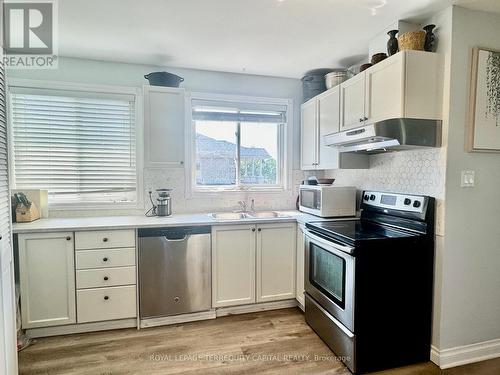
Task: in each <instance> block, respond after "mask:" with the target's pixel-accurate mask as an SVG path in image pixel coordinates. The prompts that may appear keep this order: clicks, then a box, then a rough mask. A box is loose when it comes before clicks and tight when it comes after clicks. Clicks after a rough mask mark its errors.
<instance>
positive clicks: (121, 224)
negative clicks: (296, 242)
mask: <svg viewBox="0 0 500 375" xmlns="http://www.w3.org/2000/svg"><path fill="white" fill-rule="evenodd" d="M277 212H279V213H280V214H282V215H287V216H281V217H275V218H246V219H240V220H215V219H213V218H211V217H210V216H209V214H208V213H195V214H174V215H172V216H169V217H146V216H144V215H136V216H99V217H79V218H48V219H39V220H35V221H32V222H30V223H14V224H13V228H12V229H13V232H14V233H36V232H47V231H52V232H56V231H78V230H110V229H130V228H134V229H135V228H155V227H169V226H187V225H190V226H192V225H233V224H252V223H277V222H290V221H296V222H298V223H302V224H305V223H308V222H312V221H326V220H352V219H353V218H352V217H347V218H336V219H335V218H333V219H332V218H330V219H325V218H321V217H317V216H313V215H309V214H306V213H303V212H300V211H293V210H292V211H277Z"/></svg>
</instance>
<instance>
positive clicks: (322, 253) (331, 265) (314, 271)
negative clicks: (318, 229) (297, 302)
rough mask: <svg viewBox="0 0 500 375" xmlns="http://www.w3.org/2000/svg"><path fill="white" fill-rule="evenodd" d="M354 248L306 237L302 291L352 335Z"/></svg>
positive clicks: (311, 235) (313, 236)
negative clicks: (303, 288)
mask: <svg viewBox="0 0 500 375" xmlns="http://www.w3.org/2000/svg"><path fill="white" fill-rule="evenodd" d="M352 250H353V248H352V247H349V246H346V245H342V244H339V243H336V242H332V241H330V240H326V239H324V238H322V237H319V236H317V235H316V234H313V233H311V232H310V231H307V233H306V256H305V280H304V281H305V290H306V293H308V294H309V295H310V296H311V297H312V298H314V299H315V300H316V301H317V302H318V303H319V304H320V305H321V306H322V307H323V308H324V309H325V310H327V311H328V312H329V313H330V314H331V315H333V316H334V317H335V318H336V319H338V320H339V321H340V322H341V323H342V324H344V325H345V326H346V327H347V328H348V329H349V330H350V331H351V332H354V267H355V261H354V257H353V256H352V255H350V254H349V253H348V252H346V251H352Z"/></svg>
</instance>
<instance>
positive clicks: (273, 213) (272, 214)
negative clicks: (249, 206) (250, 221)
mask: <svg viewBox="0 0 500 375" xmlns="http://www.w3.org/2000/svg"><path fill="white" fill-rule="evenodd" d="M248 216H250V217H256V218H262V219H267V218H273V217H285V216H286V215H283V214H280V213H279V212H276V211H258V212H249V213H248Z"/></svg>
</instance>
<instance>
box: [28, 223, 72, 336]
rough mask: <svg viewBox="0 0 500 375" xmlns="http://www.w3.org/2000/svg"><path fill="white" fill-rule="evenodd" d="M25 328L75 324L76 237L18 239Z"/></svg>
mask: <svg viewBox="0 0 500 375" xmlns="http://www.w3.org/2000/svg"><path fill="white" fill-rule="evenodd" d="M19 273H20V282H21V315H22V326H23V328H36V327H49V326H57V325H64V324H71V323H75V322H76V313H75V298H76V297H75V255H74V242H73V233H72V232H68V233H37V234H20V235H19Z"/></svg>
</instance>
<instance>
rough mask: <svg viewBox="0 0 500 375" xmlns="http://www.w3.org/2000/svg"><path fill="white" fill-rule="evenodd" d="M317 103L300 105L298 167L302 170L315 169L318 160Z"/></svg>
mask: <svg viewBox="0 0 500 375" xmlns="http://www.w3.org/2000/svg"><path fill="white" fill-rule="evenodd" d="M317 114H318V111H317V101H316V100H315V99H311V100H309V101H308V102H306V103H304V104H302V107H301V121H300V166H301V169H302V170H309V169H316V163H317V159H318V133H317V123H318V118H317Z"/></svg>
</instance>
